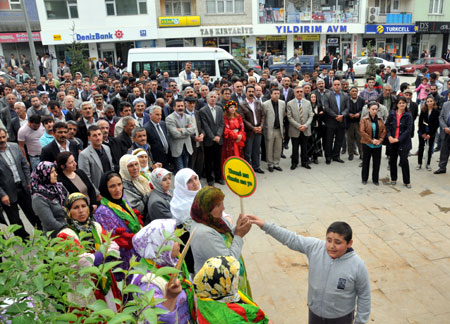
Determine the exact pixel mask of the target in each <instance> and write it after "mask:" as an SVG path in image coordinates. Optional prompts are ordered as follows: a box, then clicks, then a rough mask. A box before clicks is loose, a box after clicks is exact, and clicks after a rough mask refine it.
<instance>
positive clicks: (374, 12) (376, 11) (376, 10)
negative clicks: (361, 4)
mask: <svg viewBox="0 0 450 324" xmlns="http://www.w3.org/2000/svg"><path fill="white" fill-rule="evenodd" d="M379 15H380V7H369V16H368V19H367V20H368V21H369V23H374V22H376V21H377V18H378V16H379Z"/></svg>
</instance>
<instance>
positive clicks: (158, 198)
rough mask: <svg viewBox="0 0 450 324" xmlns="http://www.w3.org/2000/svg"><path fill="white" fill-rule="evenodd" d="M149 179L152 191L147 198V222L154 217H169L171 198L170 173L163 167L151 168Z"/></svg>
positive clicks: (170, 215) (170, 214)
mask: <svg viewBox="0 0 450 324" xmlns="http://www.w3.org/2000/svg"><path fill="white" fill-rule="evenodd" d="M150 181H151V183H152V184H153V191H152V193H151V195H150V198H149V199H148V208H147V209H148V211H149V217H148V218H147V219H149V222H151V221H153V220H155V219H161V218H166V219H170V218H173V217H172V213H171V212H170V200H171V199H172V191H171V185H172V173H171V172H169V171H167V170H166V169H164V168H156V169H155V170H153V172H152V174H151V176H150Z"/></svg>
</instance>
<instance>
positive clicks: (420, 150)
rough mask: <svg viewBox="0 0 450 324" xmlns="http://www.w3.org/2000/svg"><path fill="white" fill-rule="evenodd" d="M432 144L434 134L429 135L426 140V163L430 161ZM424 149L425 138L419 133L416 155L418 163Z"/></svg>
mask: <svg viewBox="0 0 450 324" xmlns="http://www.w3.org/2000/svg"><path fill="white" fill-rule="evenodd" d="M433 144H434V135H433V136H430V139H429V140H428V158H427V165H429V164H430V163H431V156H432V155H433ZM424 150H425V140H424V139H423V137H422V136H421V135H419V153H418V157H417V161H418V164H420V165H422V159H423V152H424Z"/></svg>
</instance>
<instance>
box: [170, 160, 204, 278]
mask: <svg viewBox="0 0 450 324" xmlns="http://www.w3.org/2000/svg"><path fill="white" fill-rule="evenodd" d="M201 188H202V185H201V183H200V180H199V177H198V175H197V173H195V171H194V170H192V169H188V168H185V169H181V170H180V171H178V172H177V174H176V175H175V190H174V192H173V198H172V200H171V201H170V211H171V213H172V216H173V218H174V219H176V221H177V227H178V228H184V230H186V233H184V234H183V235H182V236H181V237H180V239H181V240H182V241H183V242H184V243H186V242H187V240H188V239H189V230H190V229H191V224H192V218H191V206H192V202H193V201H194V198H195V196H196V195H197V192H198V191H199V190H200V189H201ZM185 261H186V265H187V267H188V270H189V272H190V273H194V257H193V256H192V251H191V249H189V250H188V252H187V254H186V258H185Z"/></svg>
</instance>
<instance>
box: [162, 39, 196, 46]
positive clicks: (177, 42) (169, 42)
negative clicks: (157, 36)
mask: <svg viewBox="0 0 450 324" xmlns="http://www.w3.org/2000/svg"><path fill="white" fill-rule="evenodd" d="M193 46H195V38H167V39H166V47H193Z"/></svg>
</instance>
